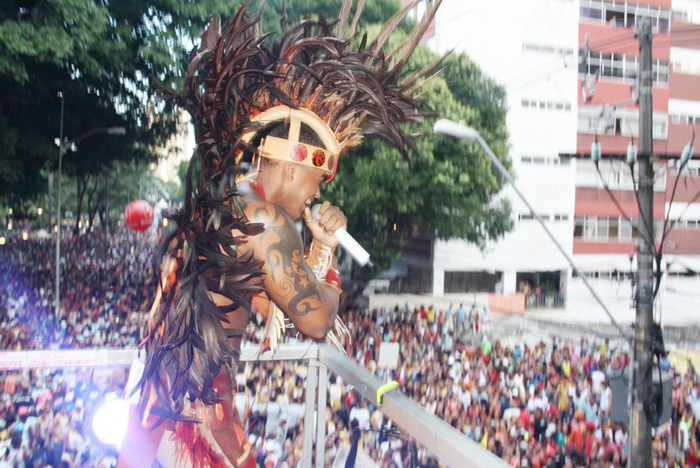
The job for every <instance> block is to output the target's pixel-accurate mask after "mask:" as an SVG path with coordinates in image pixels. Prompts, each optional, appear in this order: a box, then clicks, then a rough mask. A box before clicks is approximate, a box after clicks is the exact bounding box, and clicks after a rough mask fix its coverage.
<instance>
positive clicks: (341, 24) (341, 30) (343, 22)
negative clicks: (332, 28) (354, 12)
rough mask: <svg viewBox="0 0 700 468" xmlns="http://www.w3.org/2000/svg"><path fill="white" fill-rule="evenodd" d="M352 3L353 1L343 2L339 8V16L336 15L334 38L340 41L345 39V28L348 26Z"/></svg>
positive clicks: (344, 0)
mask: <svg viewBox="0 0 700 468" xmlns="http://www.w3.org/2000/svg"><path fill="white" fill-rule="evenodd" d="M354 1H355V0H343V4H342V6H341V7H340V14H339V15H338V28H337V29H336V36H337V37H338V38H340V39H345V28H346V26H347V25H348V19H349V18H350V10H351V9H352V4H353V3H354Z"/></svg>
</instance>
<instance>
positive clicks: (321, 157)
mask: <svg viewBox="0 0 700 468" xmlns="http://www.w3.org/2000/svg"><path fill="white" fill-rule="evenodd" d="M312 161H313V163H314V166H316V167H321V166H323V163H325V162H326V153H324V152H323V151H321V150H320V149H319V150H316V151H314V158H313V159H312Z"/></svg>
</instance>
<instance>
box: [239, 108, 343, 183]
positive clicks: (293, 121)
mask: <svg viewBox="0 0 700 468" xmlns="http://www.w3.org/2000/svg"><path fill="white" fill-rule="evenodd" d="M280 121H289V136H288V138H279V137H274V136H267V137H265V139H264V140H263V141H262V142H261V144H260V147H259V151H260V155H261V156H262V157H264V158H268V159H274V160H277V161H288V162H292V163H295V164H301V165H303V166H308V167H313V168H316V169H321V170H322V171H324V172H325V173H327V174H328V178H327V179H326V183H328V182H330V181H331V180H333V179H334V178H335V174H336V172H337V170H338V156H339V154H340V143H339V142H338V140H337V139H336V138H335V134H334V133H333V131H332V130H331V129H330V127H329V126H328V125H327V124H326V122H324V121H323V120H322V119H321V118H320V117H319V116H318V115H316V114H314V113H313V112H311V111H310V110H308V109H292V108H291V107H288V106H275V107H272V108H270V109H268V110H266V111H265V112H261V113H260V114H258V115H256V116H255V117H253V118H252V119H251V122H252V123H254V124H255V125H251V127H250V128H249V129H248V130H247V131H246V132H245V133H244V134H243V136H242V137H241V138H242V140H243V141H245V142H246V143H250V142H251V141H252V140H253V138H254V137H255V135H256V134H257V133H258V132H259V131H260V129H261V128H264V127H266V126H267V125H269V124H272V123H275V122H280ZM301 124H305V125H307V126H308V127H309V128H311V130H313V131H314V133H316V135H317V136H318V137H319V139H320V140H321V142H322V143H323V145H324V146H325V147H326V148H325V149H324V148H320V147H318V146H314V145H309V144H306V143H301V142H299V134H300V133H301Z"/></svg>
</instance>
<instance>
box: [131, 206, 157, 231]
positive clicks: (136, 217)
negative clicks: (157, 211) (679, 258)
mask: <svg viewBox="0 0 700 468" xmlns="http://www.w3.org/2000/svg"><path fill="white" fill-rule="evenodd" d="M125 216H126V225H127V226H129V227H130V228H131V229H132V230H134V231H145V230H146V229H148V228H149V226H150V225H151V224H152V223H153V208H151V205H149V204H148V202H147V201H144V200H134V201H132V202H131V203H129V204H128V205H126V211H125Z"/></svg>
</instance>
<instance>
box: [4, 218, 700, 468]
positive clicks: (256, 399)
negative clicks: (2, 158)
mask: <svg viewBox="0 0 700 468" xmlns="http://www.w3.org/2000/svg"><path fill="white" fill-rule="evenodd" d="M153 241H154V239H153V238H151V237H148V236H147V235H143V234H134V233H131V232H128V231H124V230H120V231H117V232H115V233H114V234H112V235H111V236H109V237H101V236H100V235H99V234H91V233H88V234H86V235H84V236H81V237H78V238H75V239H72V240H71V241H70V242H65V243H64V245H63V253H62V263H61V264H62V281H61V307H60V312H59V314H58V316H56V315H55V305H54V296H53V284H54V282H53V281H54V277H53V271H54V270H53V261H54V257H53V255H54V250H53V244H51V243H49V242H47V241H41V240H36V241H21V240H17V241H14V242H15V243H16V244H14V245H8V246H5V248H4V249H3V250H2V251H1V252H0V256H1V258H2V261H1V262H0V332H1V338H0V340H1V341H0V342H1V348H2V349H3V350H25V349H69V348H86V347H106V346H109V347H135V346H137V345H138V342H139V339H140V327H141V326H142V324H143V323H144V320H145V319H146V313H147V310H148V308H149V305H150V304H149V300H150V299H151V297H152V293H153V283H152V281H153V278H154V274H153V268H154V265H153ZM341 316H342V318H343V320H344V321H345V323H346V324H347V326H348V329H349V330H350V337H349V338H345V342H344V344H345V346H346V350H347V354H348V355H349V356H351V357H352V358H353V359H355V360H356V361H357V362H358V363H360V364H361V365H362V366H364V367H365V368H366V369H368V370H369V371H370V372H373V373H376V374H378V375H379V376H380V377H381V378H383V379H392V380H396V381H397V382H398V383H399V384H400V391H402V392H403V393H404V394H406V395H407V396H409V397H410V398H412V399H413V400H414V401H416V402H417V403H419V404H420V406H421V407H423V408H424V409H425V410H426V411H427V412H428V413H430V414H433V415H435V416H437V417H439V418H442V419H444V420H445V421H446V422H447V423H448V424H450V425H451V426H453V427H454V428H455V429H457V430H459V431H461V432H463V433H464V434H465V435H466V436H468V437H469V438H471V439H472V440H473V441H475V442H476V443H478V444H481V446H483V447H484V448H485V449H486V450H489V451H491V452H493V453H494V454H496V455H497V456H499V457H501V458H502V459H503V460H504V461H505V462H507V463H509V464H510V465H511V466H514V467H522V466H528V467H530V466H532V467H569V466H572V467H576V466H591V467H596V466H600V467H619V466H629V455H630V440H629V434H628V429H627V426H626V425H625V424H621V422H620V421H616V420H615V419H614V417H613V414H612V413H613V412H612V390H611V387H610V379H611V377H612V376H614V375H617V374H620V373H621V372H622V370H623V369H624V368H625V367H626V366H627V365H628V361H629V357H628V355H627V353H626V352H625V350H624V349H622V348H620V347H618V346H617V345H616V344H615V343H612V342H609V341H607V340H603V339H596V338H582V339H581V340H577V341H569V340H562V339H560V338H556V337H555V338H551V339H548V340H545V341H537V340H535V341H530V342H527V341H526V340H524V339H522V337H521V338H520V339H513V338H512V337H511V338H510V339H503V340H499V339H494V338H493V336H494V334H495V333H497V331H498V330H497V329H494V326H493V324H490V320H489V311H488V308H486V307H483V306H478V307H477V306H476V305H468V306H466V307H465V306H464V305H459V307H456V308H450V309H449V310H438V309H436V308H435V307H432V306H431V307H424V306H423V307H412V306H410V305H409V304H404V305H397V306H395V307H381V308H379V309H375V310H368V309H367V308H357V307H350V308H348V309H346V310H345V311H344V312H343V313H342V314H341ZM263 327H264V324H263V323H262V320H261V318H260V317H255V318H254V319H253V320H251V323H250V325H249V327H248V336H247V342H248V344H250V345H254V344H256V343H258V342H259V341H260V338H261V333H262V330H263ZM293 339H295V338H293V334H292V335H290V337H289V340H293ZM387 342H390V343H398V344H399V350H400V353H399V360H398V362H397V365H396V368H395V369H388V370H387V369H383V368H378V364H377V362H378V358H379V351H380V349H381V344H382V343H387ZM662 365H663V367H664V372H665V373H667V374H668V375H670V376H671V377H672V378H673V394H672V416H671V420H670V421H668V422H666V423H664V424H663V425H662V426H661V427H660V428H658V429H657V430H655V432H654V437H653V443H652V454H653V455H652V456H653V462H654V463H653V466H657V467H677V466H678V467H685V466H688V467H695V466H699V461H698V460H699V458H700V450H699V449H698V441H699V440H700V422H699V420H700V418H699V417H698V416H700V415H698V410H700V399H699V398H698V391H697V388H698V380H697V376H696V375H695V373H694V371H693V369H692V367H691V368H690V371H689V372H688V373H686V374H684V375H677V374H675V373H674V370H673V368H671V367H670V365H669V364H668V363H667V362H663V363H662ZM387 372H389V375H386V373H387ZM306 375H307V367H306V365H305V364H304V363H299V362H276V363H256V364H252V365H246V366H243V365H241V366H240V367H239V372H238V374H237V376H236V382H237V385H238V389H239V391H240V392H239V393H238V395H237V400H236V401H237V407H238V409H239V412H240V413H241V415H243V416H247V421H248V429H249V437H250V440H251V441H252V442H253V443H254V447H255V450H256V451H255V454H256V460H257V461H258V463H259V466H271V467H278V468H283V467H284V468H296V467H297V466H299V463H300V461H301V456H302V448H303V443H302V441H303V430H304V424H303V423H304V421H303V419H304V418H303V414H304V401H305V396H304V389H305V385H306ZM98 380H99V379H98ZM122 380H123V379H122ZM122 380H119V379H116V380H114V379H109V381H108V382H106V381H105V382H102V383H100V382H96V380H95V378H94V375H92V376H91V375H90V372H89V371H85V372H83V371H79V370H75V369H66V370H57V371H48V370H32V371H26V370H25V371H9V372H8V371H6V372H2V373H0V383H2V387H1V389H2V394H1V396H0V403H2V407H1V408H0V453H1V454H2V455H0V467H4V466H9V467H13V468H14V467H35V466H36V467H44V466H52V467H54V468H55V467H57V466H60V467H70V468H73V467H87V466H104V467H108V466H111V465H112V464H113V463H114V462H115V458H114V455H115V453H114V452H110V451H109V450H108V449H105V448H104V447H102V446H101V445H99V444H93V443H91V442H92V441H94V439H93V438H92V434H91V433H90V431H89V430H87V425H88V421H87V420H86V415H87V414H88V412H89V410H90V408H91V407H92V406H94V404H95V402H96V401H98V400H99V398H100V397H101V396H103V395H104V394H105V393H107V392H109V391H113V390H118V391H122V390H123V381H122ZM117 381H118V382H119V383H115V382H117ZM327 401H328V407H327V409H326V413H327V417H326V421H327V424H328V427H327V434H328V437H327V439H326V446H325V459H326V466H331V465H332V462H333V460H334V459H335V458H336V457H337V456H339V454H340V452H343V451H346V450H347V448H348V446H349V445H350V441H351V438H352V434H353V431H354V430H355V429H358V430H359V431H360V434H361V437H360V439H361V440H360V448H361V450H360V451H361V452H362V453H364V454H366V455H367V456H369V457H370V458H371V459H373V460H375V461H376V464H377V465H378V466H381V467H391V468H394V467H395V468H404V467H408V466H411V457H412V456H413V450H412V447H413V446H412V444H411V443H409V442H408V440H407V439H404V438H402V437H399V436H398V435H397V434H393V433H392V432H391V431H389V430H388V429H389V427H388V426H387V424H388V423H389V422H388V421H387V420H386V418H384V417H383V415H382V413H381V412H380V411H379V409H378V408H377V407H376V406H374V405H373V404H372V402H367V401H364V400H363V399H362V398H360V397H359V396H358V395H357V394H356V393H355V392H354V391H353V390H352V389H351V387H350V386H348V385H347V384H346V383H345V382H343V380H342V379H341V378H340V377H338V376H334V375H329V381H328V398H327ZM416 452H417V456H418V459H419V461H420V464H421V466H439V460H438V458H437V457H436V456H435V454H430V453H428V452H427V451H426V450H425V449H423V448H421V447H420V446H419V447H418V448H417V451H416Z"/></svg>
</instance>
